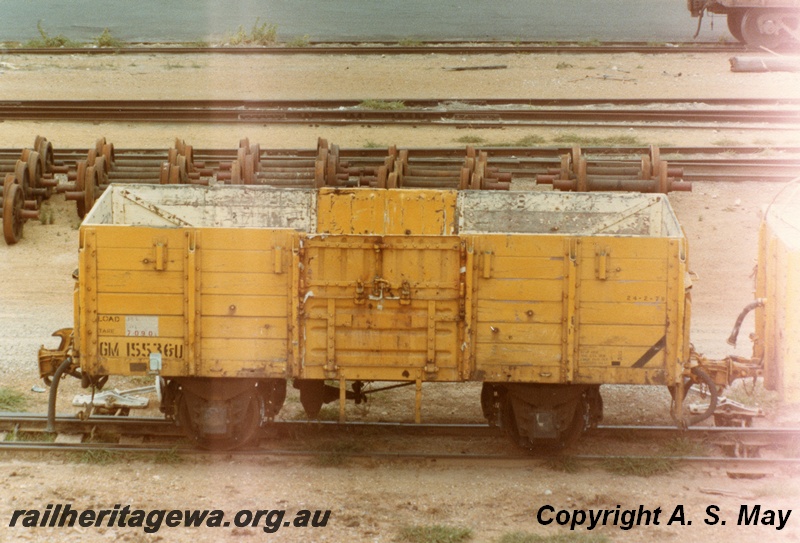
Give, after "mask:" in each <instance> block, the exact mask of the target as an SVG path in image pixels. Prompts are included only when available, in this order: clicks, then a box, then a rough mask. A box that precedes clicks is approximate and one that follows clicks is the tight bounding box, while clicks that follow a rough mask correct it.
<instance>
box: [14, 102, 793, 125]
mask: <svg viewBox="0 0 800 543" xmlns="http://www.w3.org/2000/svg"><path fill="white" fill-rule="evenodd" d="M0 120H7V121H11V120H28V121H44V120H59V121H91V122H170V123H179V122H180V123H184V122H187V123H188V122H191V123H196V122H203V123H259V124H313V125H326V126H341V125H354V124H356V125H369V126H373V125H413V126H423V125H427V126H449V127H457V128H474V129H477V128H501V127H511V126H569V127H586V126H604V127H626V128H627V127H634V126H638V127H643V126H646V127H653V128H655V127H658V128H680V129H687V128H704V127H709V126H714V127H719V126H721V125H730V124H734V125H736V127H737V128H759V129H769V128H773V129H774V128H778V129H786V128H793V127H796V126H797V125H798V124H800V100H790V99H783V100H768V99H752V100H745V99H731V100H728V99H698V100H683V99H681V100H636V99H629V100H612V99H604V100H576V99H572V100H552V99H541V100H537V99H492V100H487V99H480V100H472V99H465V100H441V99H427V100H417V99H397V100H380V101H358V100H313V101H296V100H31V101H9V100H6V101H0Z"/></svg>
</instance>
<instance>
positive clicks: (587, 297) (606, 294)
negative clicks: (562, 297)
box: [580, 281, 667, 303]
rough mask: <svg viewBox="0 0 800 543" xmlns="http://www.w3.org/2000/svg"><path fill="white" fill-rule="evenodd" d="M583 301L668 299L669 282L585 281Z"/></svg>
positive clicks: (653, 300) (583, 284)
mask: <svg viewBox="0 0 800 543" xmlns="http://www.w3.org/2000/svg"><path fill="white" fill-rule="evenodd" d="M580 298H581V302H582V303H585V302H646V303H654V302H655V303H664V302H666V301H667V284H666V282H663V281H662V282H658V281H630V282H618V281H585V282H583V283H581V293H580Z"/></svg>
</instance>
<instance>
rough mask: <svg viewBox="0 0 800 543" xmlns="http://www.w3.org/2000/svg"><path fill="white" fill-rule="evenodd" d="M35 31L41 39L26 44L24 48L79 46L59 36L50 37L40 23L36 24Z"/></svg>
mask: <svg viewBox="0 0 800 543" xmlns="http://www.w3.org/2000/svg"><path fill="white" fill-rule="evenodd" d="M36 29H37V30H38V31H39V35H40V36H41V38H39V39H34V40H30V41H28V42H26V43H25V47H28V48H31V49H55V48H58V47H78V46H79V45H80V44H79V43H78V42H76V41H73V40H71V39H69V38H67V37H66V36H63V35H61V34H59V35H58V36H50V35H49V34H48V33H47V32H45V30H44V27H43V26H42V21H39V22H38V23H36Z"/></svg>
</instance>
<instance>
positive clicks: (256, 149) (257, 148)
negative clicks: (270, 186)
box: [250, 143, 261, 172]
mask: <svg viewBox="0 0 800 543" xmlns="http://www.w3.org/2000/svg"><path fill="white" fill-rule="evenodd" d="M250 154H251V155H253V169H254V170H255V171H257V172H260V171H261V145H259V144H258V143H254V144H253V145H251V146H250Z"/></svg>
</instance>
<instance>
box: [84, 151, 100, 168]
mask: <svg viewBox="0 0 800 543" xmlns="http://www.w3.org/2000/svg"><path fill="white" fill-rule="evenodd" d="M102 153H103V150H102V149H101V150H100V152H99V153H98V152H97V149H89V152H88V153H86V165H87V166H94V161H95V160H97V157H98V156H99V155H101V154H102Z"/></svg>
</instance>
